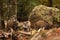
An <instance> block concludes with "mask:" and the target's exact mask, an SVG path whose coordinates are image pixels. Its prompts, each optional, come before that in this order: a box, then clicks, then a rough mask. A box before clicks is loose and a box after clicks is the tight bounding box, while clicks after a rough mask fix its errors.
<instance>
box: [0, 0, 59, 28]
mask: <svg viewBox="0 0 60 40" xmlns="http://www.w3.org/2000/svg"><path fill="white" fill-rule="evenodd" d="M37 5H46V6H49V7H56V8H58V9H60V0H0V27H1V26H2V29H3V28H4V20H8V19H9V18H10V17H11V16H13V15H16V16H17V20H19V21H27V20H28V18H29V15H30V13H31V11H32V9H33V8H34V7H35V6H37ZM59 14H60V13H59ZM59 18H60V17H59Z"/></svg>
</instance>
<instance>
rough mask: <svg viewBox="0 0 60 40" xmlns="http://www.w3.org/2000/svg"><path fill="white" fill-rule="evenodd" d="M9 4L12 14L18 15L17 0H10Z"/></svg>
mask: <svg viewBox="0 0 60 40" xmlns="http://www.w3.org/2000/svg"><path fill="white" fill-rule="evenodd" d="M9 5H10V6H11V7H10V8H9V10H10V12H9V13H10V14H11V15H17V0H10V1H9Z"/></svg>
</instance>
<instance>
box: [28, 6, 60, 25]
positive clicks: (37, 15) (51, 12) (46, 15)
mask: <svg viewBox="0 0 60 40" xmlns="http://www.w3.org/2000/svg"><path fill="white" fill-rule="evenodd" d="M59 16H60V15H59V9H57V8H54V7H47V6H44V5H39V6H36V7H34V9H33V10H32V12H31V13H30V16H29V20H30V21H31V23H32V24H33V25H34V23H35V22H36V21H39V20H44V21H47V22H48V23H49V24H50V25H52V24H53V18H55V19H57V21H58V22H59V21H60V18H59ZM55 19H54V20H55Z"/></svg>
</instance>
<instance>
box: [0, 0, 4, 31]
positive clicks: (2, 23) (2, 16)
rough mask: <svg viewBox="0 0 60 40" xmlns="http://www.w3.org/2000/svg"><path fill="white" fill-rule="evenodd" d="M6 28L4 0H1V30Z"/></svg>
mask: <svg viewBox="0 0 60 40" xmlns="http://www.w3.org/2000/svg"><path fill="white" fill-rule="evenodd" d="M4 28H5V24H4V14H3V0H1V1H0V30H3V29H4Z"/></svg>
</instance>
